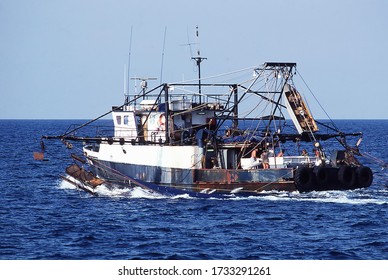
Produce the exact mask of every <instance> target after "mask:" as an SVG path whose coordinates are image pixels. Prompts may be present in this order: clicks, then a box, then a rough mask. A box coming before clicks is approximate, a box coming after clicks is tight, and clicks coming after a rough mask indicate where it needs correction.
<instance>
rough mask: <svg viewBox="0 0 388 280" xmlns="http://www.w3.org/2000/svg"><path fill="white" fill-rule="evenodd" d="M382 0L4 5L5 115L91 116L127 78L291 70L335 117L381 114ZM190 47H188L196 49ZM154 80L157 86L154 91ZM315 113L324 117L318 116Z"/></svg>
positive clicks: (387, 61)
mask: <svg viewBox="0 0 388 280" xmlns="http://www.w3.org/2000/svg"><path fill="white" fill-rule="evenodd" d="M387 12H388V1H384V0H380V1H377V0H364V1H339V0H326V1H312V0H293V1H280V0H271V1H264V0H240V1H236V0H233V1H229V0H216V1H211V0H196V1H183V0H181V1H173V0H164V1H149V0H126V1H125V0H94V1H92V0H77V1H75V0H66V1H58V0H46V1H43V0H31V1H28V0H0V35H1V40H0V119H12V118H17V119H21V118H32V119H52V118H53V119H58V118H59V119H70V118H84V119H91V118H94V117H96V116H98V115H100V114H102V113H104V112H106V111H108V110H109V109H110V108H111V106H112V105H120V104H122V102H123V68H124V64H125V63H127V60H128V50H129V38H130V29H131V26H133V38H132V55H131V75H132V76H135V75H137V76H153V77H158V78H159V76H160V68H161V53H162V46H163V34H164V29H165V27H167V36H166V45H165V55H164V71H163V80H164V81H174V82H175V81H177V80H180V79H182V77H185V78H186V79H188V78H195V77H196V75H197V73H196V72H194V71H193V62H192V61H191V60H190V51H189V48H188V47H187V46H182V45H183V44H186V43H187V30H189V35H190V36H191V40H192V41H193V42H194V41H195V38H194V32H195V26H196V25H198V26H199V28H200V43H201V52H202V54H203V56H205V57H207V58H208V60H207V61H206V62H204V64H203V66H202V67H203V68H202V72H203V76H209V75H214V74H217V73H224V72H228V71H232V70H235V69H241V68H245V67H249V66H253V65H259V64H260V63H263V62H265V61H276V60H277V61H292V62H297V63H298V70H299V72H301V73H302V74H303V77H304V79H305V80H306V81H307V83H308V84H309V87H310V88H311V89H312V90H313V91H314V93H315V94H316V96H317V97H318V99H319V100H320V102H321V104H322V105H323V106H324V107H325V109H326V111H327V112H328V113H329V115H330V117H332V118H369V119H374V118H384V119H387V118H388V109H387V103H388V90H387V87H386V80H387V76H388V53H387V51H388V33H387V30H388V16H387ZM193 48H195V46H193ZM154 85H156V84H154ZM315 117H316V118H321V117H324V115H319V114H318V115H315Z"/></svg>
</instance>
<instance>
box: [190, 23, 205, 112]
mask: <svg viewBox="0 0 388 280" xmlns="http://www.w3.org/2000/svg"><path fill="white" fill-rule="evenodd" d="M195 34H196V37H197V42H199V32H198V25H197V27H196V32H195ZM197 44H199V43H197ZM191 59H193V60H195V62H196V63H197V68H198V94H199V104H201V103H202V90H201V62H202V61H204V60H205V59H207V58H206V57H201V52H200V51H199V47H198V50H197V56H196V57H192V58H191Z"/></svg>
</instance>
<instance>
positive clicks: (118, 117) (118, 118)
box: [116, 116, 121, 125]
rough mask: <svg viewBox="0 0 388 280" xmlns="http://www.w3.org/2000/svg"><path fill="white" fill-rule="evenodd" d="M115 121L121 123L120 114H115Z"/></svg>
mask: <svg viewBox="0 0 388 280" xmlns="http://www.w3.org/2000/svg"><path fill="white" fill-rule="evenodd" d="M116 122H117V124H118V125H120V124H121V116H116Z"/></svg>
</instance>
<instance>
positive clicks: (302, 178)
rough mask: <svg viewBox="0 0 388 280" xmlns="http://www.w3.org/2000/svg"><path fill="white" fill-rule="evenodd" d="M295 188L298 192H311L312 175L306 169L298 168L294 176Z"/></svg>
mask: <svg viewBox="0 0 388 280" xmlns="http://www.w3.org/2000/svg"><path fill="white" fill-rule="evenodd" d="M294 182H295V186H296V188H297V189H298V191H300V192H307V191H311V190H312V187H313V185H314V174H313V172H312V170H311V169H310V168H308V167H298V168H297V169H296V171H295V176H294Z"/></svg>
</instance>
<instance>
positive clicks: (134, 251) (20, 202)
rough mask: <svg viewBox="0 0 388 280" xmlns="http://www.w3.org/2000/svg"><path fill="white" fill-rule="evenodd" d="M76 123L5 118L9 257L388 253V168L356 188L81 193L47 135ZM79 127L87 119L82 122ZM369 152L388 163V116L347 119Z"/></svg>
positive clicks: (3, 237) (1, 131)
mask: <svg viewBox="0 0 388 280" xmlns="http://www.w3.org/2000/svg"><path fill="white" fill-rule="evenodd" d="M75 122H76V121H65V120H0V139H1V141H0V217H1V219H0V259H3V260H4V259H11V260H15V259H59V260H62V259H104V260H108V259H147V260H149V259H270V260H278V259H287V260H308V259H314V260H317V259H326V260H328V259H334V260H338V259H341V260H342V259H353V260H357V259H364V260H368V259H372V260H380V259H388V230H387V229H388V227H387V222H388V172H387V170H383V169H382V168H381V166H380V165H379V164H377V163H375V162H373V161H370V162H369V161H366V160H365V163H367V164H369V166H371V167H372V169H373V172H374V176H375V177H374V182H373V185H372V186H371V187H370V188H368V189H363V190H355V191H330V192H321V193H318V192H312V193H307V194H299V193H297V192H296V193H275V194H268V195H265V196H260V197H249V198H237V197H235V198H233V197H232V198H228V199H196V198H191V197H188V196H177V197H166V196H161V195H160V196H158V195H150V194H147V193H145V192H143V191H142V190H140V189H134V190H127V191H123V190H119V189H114V190H108V189H105V188H103V187H102V188H100V189H99V191H98V192H99V196H97V197H96V196H91V195H89V194H87V193H85V192H81V191H79V190H77V189H75V188H74V187H72V186H71V185H69V184H68V183H65V182H63V181H62V180H61V179H60V177H59V175H60V174H63V173H64V169H65V167H66V166H67V165H68V164H70V163H72V161H71V160H70V158H69V152H68V151H67V150H66V149H65V147H64V146H63V144H62V143H61V142H60V141H46V142H45V143H46V150H47V152H46V158H47V161H34V160H33V157H32V154H33V152H34V151H37V150H39V149H40V144H39V141H40V136H41V135H42V134H50V135H53V134H54V135H55V134H61V133H63V132H64V131H65V130H66V129H67V128H68V127H69V126H70V125H71V124H72V123H75ZM78 123H79V124H81V123H82V121H78ZM337 125H338V126H339V127H340V128H342V129H344V130H348V129H349V130H352V131H363V132H364V142H363V143H362V145H361V147H362V151H364V152H366V153H368V154H370V155H371V156H373V157H376V158H378V159H382V160H383V161H385V162H387V161H388V151H387V149H386V146H387V144H386V140H387V138H388V120H346V121H344V120H342V121H337Z"/></svg>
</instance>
